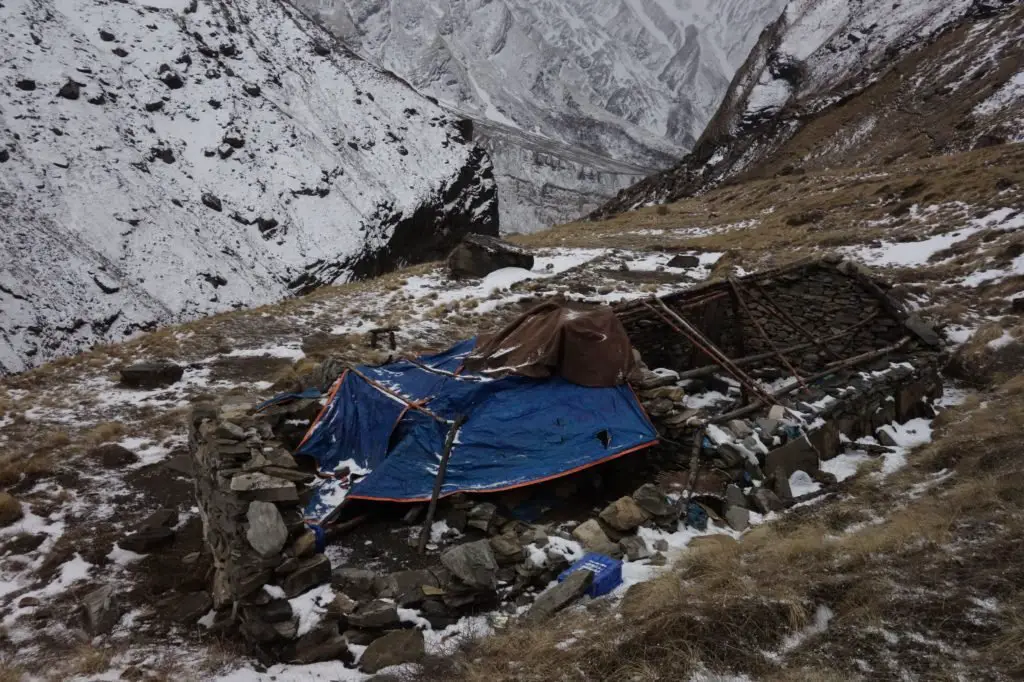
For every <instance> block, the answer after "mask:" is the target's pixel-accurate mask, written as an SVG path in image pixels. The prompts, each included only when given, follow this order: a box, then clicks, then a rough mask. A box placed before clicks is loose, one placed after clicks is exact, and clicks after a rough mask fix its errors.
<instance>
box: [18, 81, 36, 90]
mask: <svg viewBox="0 0 1024 682" xmlns="http://www.w3.org/2000/svg"><path fill="white" fill-rule="evenodd" d="M14 87H16V88H18V89H19V90H24V91H26V92H32V91H33V90H35V89H36V82H35V81H34V80H32V79H31V78H22V79H19V80H17V81H15V82H14Z"/></svg>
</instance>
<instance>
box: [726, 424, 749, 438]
mask: <svg viewBox="0 0 1024 682" xmlns="http://www.w3.org/2000/svg"><path fill="white" fill-rule="evenodd" d="M728 426H729V430H730V431H732V432H733V433H734V434H736V437H737V438H739V439H740V440H743V439H744V438H746V437H747V436H749V435H752V434H753V433H754V430H753V429H752V428H750V425H749V424H747V422H745V421H742V420H740V419H733V420H732V421H730V422H729V424H728Z"/></svg>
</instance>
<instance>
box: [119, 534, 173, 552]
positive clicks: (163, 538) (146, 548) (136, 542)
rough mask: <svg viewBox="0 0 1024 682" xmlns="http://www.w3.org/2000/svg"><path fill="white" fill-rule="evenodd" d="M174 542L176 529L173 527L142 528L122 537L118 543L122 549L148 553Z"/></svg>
mask: <svg viewBox="0 0 1024 682" xmlns="http://www.w3.org/2000/svg"><path fill="white" fill-rule="evenodd" d="M172 542H174V530H173V529H171V528H142V529H140V530H137V531H136V532H134V533H132V534H131V535H129V536H128V537H126V538H123V539H121V540H120V541H119V542H118V543H117V544H118V546H119V547H121V549H126V550H128V551H129V552H135V553H136V554H147V553H149V552H152V551H153V550H156V549H159V548H161V547H165V546H166V545H169V544H171V543H172Z"/></svg>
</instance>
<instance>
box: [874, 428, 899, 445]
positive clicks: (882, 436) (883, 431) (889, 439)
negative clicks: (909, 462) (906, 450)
mask: <svg viewBox="0 0 1024 682" xmlns="http://www.w3.org/2000/svg"><path fill="white" fill-rule="evenodd" d="M877 435H878V442H879V443H881V444H882V445H884V446H886V447H890V448H894V447H897V446H899V443H897V442H896V439H895V438H893V435H892V429H890V428H888V427H886V426H883V427H882V428H880V429H878V431H877Z"/></svg>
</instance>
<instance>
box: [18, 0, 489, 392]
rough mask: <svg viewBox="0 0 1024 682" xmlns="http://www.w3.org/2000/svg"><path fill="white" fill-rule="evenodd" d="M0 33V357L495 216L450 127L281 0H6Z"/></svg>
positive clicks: (331, 274)
mask: <svg viewBox="0 0 1024 682" xmlns="http://www.w3.org/2000/svg"><path fill="white" fill-rule="evenodd" d="M0 34H2V38H0V41H2V45H3V47H2V48H0V207H2V210H0V226H2V229H0V374H2V373H3V372H5V371H6V372H10V371H18V370H21V369H23V368H25V367H27V366H30V365H32V364H36V363H38V362H41V361H43V360H46V359H49V358H52V357H54V356H56V355H60V354H64V353H68V352H71V351H74V350H77V349H80V348H82V347H84V346H87V345H88V344H91V343H94V342H96V341H100V340H117V339H120V338H123V337H124V336H125V335H127V334H130V333H131V332H133V331H135V330H138V329H145V328H150V327H152V326H154V325H157V324H163V323H167V322H171V321H176V320H182V319H187V318H192V317H196V316H199V315H202V314H206V313H209V312H212V311H216V310H224V309H227V308H231V307H239V306H247V305H253V304H261V303H266V302H270V301H273V300H276V299H279V298H281V297H283V296H286V295H289V294H291V293H296V292H303V291H307V290H309V289H310V288H313V287H315V286H317V285H319V284H323V283H327V282H332V281H336V280H345V279H348V278H351V277H353V276H365V275H372V274H375V273H377V272H379V271H381V270H385V269H390V268H392V267H394V266H395V265H397V264H401V263H405V262H413V261H417V260H424V259H428V258H431V257H436V256H438V255H439V254H441V253H442V252H443V250H444V249H445V248H447V247H448V246H449V245H450V244H451V243H453V242H454V241H455V240H457V239H458V237H459V236H460V235H461V234H462V233H464V232H466V231H480V232H488V233H492V234H496V233H497V228H498V225H497V199H496V191H495V183H494V180H493V172H492V168H491V164H490V161H489V159H488V158H487V157H486V154H485V153H484V152H483V151H482V150H481V149H480V148H479V147H477V146H475V145H473V144H471V143H469V142H468V141H467V140H466V139H465V138H464V136H463V135H464V133H463V132H462V131H464V130H465V128H466V126H464V125H460V123H459V121H457V120H456V119H455V117H453V116H451V115H450V114H449V113H448V112H446V111H445V110H443V109H441V108H440V107H438V106H436V105H435V104H433V103H431V102H430V101H428V100H427V99H426V98H424V97H422V96H421V95H419V94H418V93H417V92H415V91H414V90H413V89H412V88H410V87H409V86H408V85H407V84H406V83H405V82H403V81H401V80H400V79H398V78H397V77H395V76H394V75H393V74H390V73H386V72H383V71H381V70H380V69H378V68H376V67H374V66H372V65H371V64H369V63H367V62H365V61H363V60H362V59H360V58H358V57H357V56H355V55H354V54H353V53H351V52H349V51H348V50H347V49H346V48H345V47H344V46H343V45H342V44H340V43H339V42H338V41H337V40H336V39H334V38H333V37H332V36H330V35H329V34H328V33H327V32H325V31H323V30H322V29H321V28H319V27H317V26H315V25H314V24H313V23H312V22H311V21H309V20H308V19H306V18H305V17H304V16H303V15H301V14H300V13H299V12H298V11H297V10H296V9H294V8H293V7H292V6H290V5H288V4H286V3H285V2H283V1H282V0H198V1H197V0H191V2H190V0H143V1H139V2H137V1H136V0H74V1H72V0H4V2H3V3H0Z"/></svg>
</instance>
